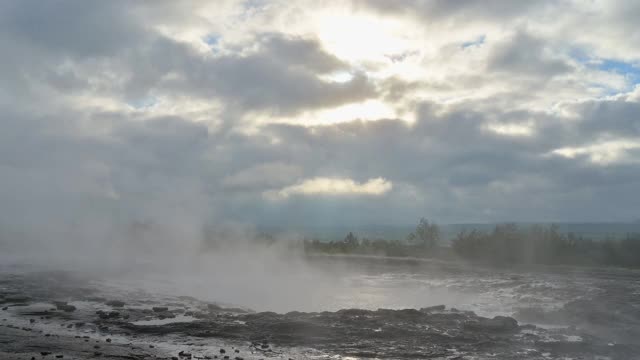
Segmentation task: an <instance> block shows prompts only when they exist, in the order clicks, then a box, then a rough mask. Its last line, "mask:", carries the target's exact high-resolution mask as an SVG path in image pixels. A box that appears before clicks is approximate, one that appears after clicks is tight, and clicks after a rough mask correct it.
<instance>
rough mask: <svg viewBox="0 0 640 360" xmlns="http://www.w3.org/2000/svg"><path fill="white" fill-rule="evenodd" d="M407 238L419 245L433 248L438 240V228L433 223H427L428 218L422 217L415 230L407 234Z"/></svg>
mask: <svg viewBox="0 0 640 360" xmlns="http://www.w3.org/2000/svg"><path fill="white" fill-rule="evenodd" d="M408 239H409V241H410V242H412V243H415V244H416V245H418V246H420V247H423V248H427V249H433V248H434V247H436V245H438V242H439V241H440V228H439V227H438V225H436V224H435V223H429V220H427V219H425V218H422V219H420V222H419V223H418V225H417V226H416V229H415V231H414V232H412V233H411V234H409V238H408Z"/></svg>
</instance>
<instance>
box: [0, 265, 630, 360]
mask: <svg viewBox="0 0 640 360" xmlns="http://www.w3.org/2000/svg"><path fill="white" fill-rule="evenodd" d="M309 261H310V263H311V266H313V267H317V268H318V269H336V268H339V269H340V271H339V272H340V274H341V276H339V277H336V278H335V281H336V282H339V284H337V285H336V289H341V291H331V292H326V291H323V292H319V293H314V297H321V298H319V299H317V301H315V302H314V303H313V304H309V306H308V308H302V309H300V310H305V311H289V312H287V311H278V312H272V311H267V310H270V309H265V308H260V307H259V306H258V307H256V306H255V305H260V299H259V298H247V299H246V301H236V303H234V304H228V303H219V302H215V301H214V300H215V299H210V298H201V297H197V296H196V297H191V296H188V295H194V294H198V292H197V291H194V292H189V293H181V292H179V291H177V290H175V289H185V288H181V287H180V286H175V287H173V289H172V288H171V287H167V286H165V287H159V286H150V285H151V284H150V281H149V279H150V278H149V277H140V278H139V279H136V278H135V277H131V276H127V277H126V278H125V277H102V278H97V277H96V276H95V275H89V274H86V273H81V272H74V271H64V272H56V271H51V270H50V269H49V270H47V271H43V270H42V269H33V268H28V267H25V266H3V267H2V268H1V269H0V308H2V310H0V358H2V359H5V358H6V359H32V358H34V359H47V358H49V359H56V358H63V359H94V358H114V359H118V358H120V359H155V358H160V359H179V360H182V359H189V358H191V359H198V358H201V359H207V358H211V359H214V358H217V359H225V357H227V358H228V359H236V358H238V359H267V358H274V359H277V358H282V359H289V358H292V359H306V358H316V359H323V358H326V359H329V358H332V359H341V358H343V359H346V358H391V359H402V358H416V359H426V358H434V359H640V340H638V339H640V292H639V290H640V284H639V281H638V280H639V279H640V276H639V274H638V272H635V271H630V270H621V269H584V268H583V269H576V268H528V269H495V268H485V267H475V266H469V265H462V264H455V263H441V262H433V261H431V262H424V261H407V260H389V259H386V260H382V259H369V258H349V259H341V258H323V257H320V258H313V259H309ZM345 264H347V265H345ZM334 274H335V273H334ZM218 276H222V274H218ZM142 279H144V281H143V280H142ZM167 281H168V280H167V279H166V278H165V282H164V283H165V284H166V282H167ZM142 282H144V284H145V286H142ZM169 283H171V281H170V282H169ZM170 289H172V290H170ZM325 289H326V288H324V289H323V290H325ZM298 290H299V291H305V289H302V288H300V289H298ZM185 292H187V291H186V290H185ZM214 293H215V292H214ZM288 294H290V293H288ZM319 294H324V295H319ZM220 297H221V298H223V300H228V299H225V296H224V295H223V294H220ZM300 299H301V300H300V303H299V304H298V305H299V306H304V305H305V304H306V302H304V299H306V298H305V297H301V298H300ZM440 304H442V305H440ZM294 308H295V307H294ZM274 310H279V309H274ZM222 350H224V353H222V352H221V351H222Z"/></svg>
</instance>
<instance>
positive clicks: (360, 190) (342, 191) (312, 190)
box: [265, 177, 393, 199]
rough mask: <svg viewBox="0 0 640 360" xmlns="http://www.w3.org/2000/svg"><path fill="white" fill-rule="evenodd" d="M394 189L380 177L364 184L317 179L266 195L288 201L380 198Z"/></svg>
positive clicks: (327, 178) (341, 180)
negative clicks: (297, 198)
mask: <svg viewBox="0 0 640 360" xmlns="http://www.w3.org/2000/svg"><path fill="white" fill-rule="evenodd" d="M392 188H393V184H392V183H391V182H390V181H388V180H386V179H384V178H380V177H379V178H375V179H370V180H368V181H366V182H362V183H358V182H356V181H354V180H352V179H345V178H329V177H317V178H313V179H307V180H304V181H302V182H300V183H298V184H296V185H291V186H287V187H284V188H282V189H280V190H276V191H269V192H266V193H265V195H266V196H267V197H268V198H272V199H283V198H284V199H286V198H288V197H290V196H294V195H309V196H360V195H362V196H379V195H383V194H385V193H387V192H389V191H390V190H391V189H392Z"/></svg>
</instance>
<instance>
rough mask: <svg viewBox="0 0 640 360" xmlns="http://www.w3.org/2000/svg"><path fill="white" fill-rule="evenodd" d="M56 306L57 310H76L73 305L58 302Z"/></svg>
mask: <svg viewBox="0 0 640 360" xmlns="http://www.w3.org/2000/svg"><path fill="white" fill-rule="evenodd" d="M56 308H57V309H58V310H62V311H64V312H74V311H76V307H75V306H73V305H67V304H58V305H56Z"/></svg>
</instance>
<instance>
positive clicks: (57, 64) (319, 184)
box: [0, 0, 640, 238]
mask: <svg viewBox="0 0 640 360" xmlns="http://www.w3.org/2000/svg"><path fill="white" fill-rule="evenodd" d="M638 18H640V2H638V1H633V0H630V1H624V0H620V1H599V0H593V1H569V0H567V1H563V0H553V1H544V0H542V1H497V0H486V1H476V0H461V1H437V0H434V1H420V0H406V1H393V2H390V1H384V0H369V1H366V0H351V1H347V0H345V1H331V0H325V1H306V0H299V1H291V0H286V1H262V0H250V1H235V0H234V1H228V0H217V1H202V2H198V1H180V0H158V1H133V2H132V1H120V0H111V1H85V0H77V1H74V0H64V1H59V0H51V1H32V0H19V1H12V0H8V1H2V2H0V47H1V48H2V61H1V62H0V79H1V81H0V110H1V112H0V228H1V229H2V231H1V232H0V236H4V237H5V238H6V237H14V236H27V237H28V236H31V237H37V236H40V237H45V236H54V235H57V236H59V237H64V236H81V235H86V236H89V235H91V236H95V235H96V234H100V235H101V236H114V235H113V231H114V230H113V229H114V228H116V227H118V226H122V225H124V226H127V224H133V225H132V226H134V230H135V229H140V228H142V229H144V228H146V227H149V226H156V225H158V226H161V227H162V228H163V229H164V230H163V231H166V233H167V234H181V236H188V235H189V234H194V235H195V234H198V232H199V231H201V228H202V226H206V225H209V224H218V223H222V222H230V223H234V224H235V223H237V224H254V225H260V226H261V225H270V226H280V227H284V228H286V227H298V226H307V225H321V226H332V225H340V226H343V225H349V224H354V225H355V224H357V225H359V226H360V225H363V224H413V223H416V221H417V219H419V218H421V217H426V218H429V219H432V220H433V221H436V222H439V223H460V222H467V223H468V222H502V221H557V222H567V221H578V222H589V221H622V222H624V221H634V220H636V219H639V218H640V196H638V193H639V192H640V26H639V25H638V21H637V20H638ZM185 234H186V235H185Z"/></svg>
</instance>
